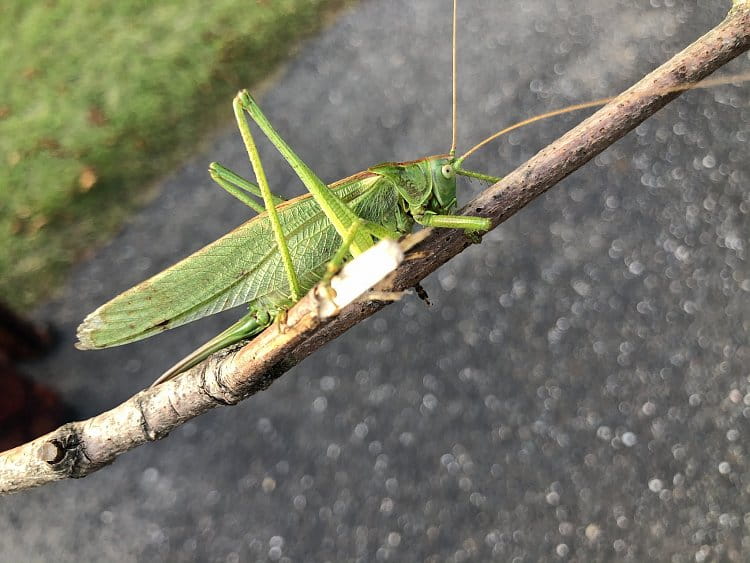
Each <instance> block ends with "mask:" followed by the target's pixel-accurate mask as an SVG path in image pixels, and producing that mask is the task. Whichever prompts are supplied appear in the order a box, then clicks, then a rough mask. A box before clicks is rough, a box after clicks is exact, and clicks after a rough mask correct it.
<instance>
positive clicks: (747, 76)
mask: <svg viewBox="0 0 750 563" xmlns="http://www.w3.org/2000/svg"><path fill="white" fill-rule="evenodd" d="M748 80H750V72H746V73H741V74H735V75H732V76H717V77H715V78H707V79H705V80H701V81H700V82H694V83H692V84H682V85H679V86H672V87H670V88H662V89H656V90H650V91H639V92H632V94H631V95H634V96H636V97H646V96H662V95H664V94H671V93H674V92H684V91H686V90H698V89H702V88H712V87H713V86H720V85H723V84H732V83H734V82H746V81H748ZM618 97H619V96H610V97H608V98H600V99H598V100H593V101H591V102H584V103H581V104H575V105H572V106H567V107H564V108H560V109H556V110H552V111H548V112H546V113H542V114H540V115H535V116H534V117H529V118H528V119H524V120H523V121H519V122H518V123H514V124H513V125H510V126H508V127H506V128H505V129H501V130H500V131H498V132H497V133H494V134H493V135H490V136H489V137H487V138H486V139H484V140H483V141H481V142H479V143H477V144H476V145H474V146H473V147H471V148H470V149H469V150H468V151H466V152H465V153H464V154H462V155H461V156H460V157H459V158H457V159H456V166H458V167H460V166H461V163H462V162H463V161H464V160H465V159H466V158H467V157H468V156H470V155H471V154H473V153H475V152H476V151H478V150H479V149H481V148H482V147H483V146H485V145H486V144H487V143H490V142H491V141H494V140H495V139H497V138H498V137H502V136H503V135H505V134H506V133H510V132H511V131H514V130H516V129H520V128H521V127H524V126H526V125H529V124H531V123H536V122H537V121H542V120H543V119H547V118H549V117H554V116H556V115H562V114H565V113H570V112H573V111H578V110H581V109H587V108H593V107H597V106H603V105H604V104H607V103H609V102H611V101H612V100H614V99H616V98H618Z"/></svg>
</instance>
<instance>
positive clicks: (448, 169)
mask: <svg viewBox="0 0 750 563" xmlns="http://www.w3.org/2000/svg"><path fill="white" fill-rule="evenodd" d="M440 171H441V172H442V173H443V177H444V178H445V179H446V180H450V179H451V178H453V176H454V172H453V167H452V166H451V165H450V164H444V165H443V168H442V169H441V170H440Z"/></svg>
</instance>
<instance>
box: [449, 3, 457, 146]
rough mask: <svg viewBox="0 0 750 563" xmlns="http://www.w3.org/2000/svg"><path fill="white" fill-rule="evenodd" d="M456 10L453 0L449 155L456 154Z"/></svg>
mask: <svg viewBox="0 0 750 563" xmlns="http://www.w3.org/2000/svg"><path fill="white" fill-rule="evenodd" d="M457 10H458V0H453V40H452V45H453V49H452V51H453V52H452V58H453V101H452V106H453V138H452V140H451V151H450V155H451V156H454V155H455V154H456V138H457V136H458V131H457V128H458V112H457V109H456V108H457V104H456V85H457V84H458V77H457V73H456V12H457Z"/></svg>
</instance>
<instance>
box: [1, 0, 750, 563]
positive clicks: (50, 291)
mask: <svg viewBox="0 0 750 563" xmlns="http://www.w3.org/2000/svg"><path fill="white" fill-rule="evenodd" d="M297 4H298V5H297V6H296V7H295V3H293V2H289V3H281V2H279V3H277V2H251V3H245V4H241V5H237V4H235V5H232V4H230V3H228V2H227V3H226V5H224V4H222V3H218V5H217V7H216V8H210V9H208V8H206V7H204V6H200V7H198V6H196V7H194V8H190V6H189V5H187V4H184V3H183V4H180V5H179V6H177V5H175V6H174V7H173V8H171V9H170V8H169V6H168V5H165V4H160V5H159V7H158V8H154V7H152V6H150V5H145V4H139V5H137V6H135V5H132V6H129V7H126V6H125V5H122V4H121V5H118V6H122V7H118V8H114V7H112V8H110V12H109V13H108V12H107V11H106V10H103V9H99V10H98V11H97V10H93V9H92V10H84V9H83V8H81V9H80V11H79V9H77V8H74V7H73V6H67V5H65V4H62V3H53V4H45V3H39V4H38V5H37V6H31V7H30V6H28V5H26V4H23V5H22V4H18V6H17V7H15V8H14V7H13V6H12V5H11V6H6V5H4V6H3V7H2V8H0V10H2V16H3V17H2V18H0V21H2V22H3V23H2V24H0V25H4V26H8V29H9V30H12V32H13V34H12V35H9V34H10V33H11V31H7V33H6V34H5V36H6V37H14V38H15V40H14V41H13V42H12V43H11V42H10V40H8V42H7V43H6V44H5V45H4V46H3V47H0V49H3V50H4V51H3V54H4V55H5V58H4V60H5V61H6V64H4V65H3V68H2V69H1V70H0V72H3V73H6V72H7V73H8V75H7V76H4V78H5V80H4V84H8V85H11V87H9V88H6V90H5V91H4V92H3V93H2V94H1V95H0V150H1V151H2V156H3V158H2V159H1V160H0V166H3V167H4V168H3V171H4V173H3V174H2V175H0V182H4V184H0V186H2V187H0V193H2V195H3V197H2V206H3V207H2V212H1V213H0V233H2V234H1V235H0V236H3V237H4V241H3V245H2V249H3V250H2V252H1V253H0V254H1V256H0V280H1V283H2V284H3V286H2V290H0V291H1V292H0V299H1V300H2V301H3V302H5V304H6V305H8V306H10V307H11V308H13V309H14V310H15V311H17V312H19V313H22V314H24V315H26V316H28V317H30V318H31V319H32V320H33V321H34V322H36V323H37V325H38V326H43V325H46V324H47V323H51V324H52V325H53V326H54V327H55V330H56V332H57V335H58V336H57V340H58V343H57V346H56V347H54V349H53V350H52V352H51V353H50V354H49V355H47V356H46V357H45V358H43V359H39V360H37V361H35V362H33V363H26V364H24V365H23V366H22V369H23V371H24V372H25V373H26V374H27V375H28V376H29V379H30V380H31V381H33V382H34V384H35V385H39V386H43V387H44V389H45V390H51V391H52V392H54V393H55V396H56V397H57V399H58V400H59V403H60V404H62V405H64V406H65V408H66V409H68V410H69V411H71V412H72V413H74V414H73V415H74V416H76V417H77V418H83V417H88V416H92V415H95V414H98V413H100V412H102V411H103V410H106V409H108V408H111V407H113V406H115V405H117V404H119V403H120V402H121V401H122V400H124V399H126V398H127V397H129V396H131V395H132V394H133V393H135V392H137V391H138V390H140V389H141V388H143V387H145V386H147V385H148V384H149V383H150V382H151V381H152V380H153V379H154V378H155V377H156V376H157V375H158V374H159V373H161V371H162V370H163V369H164V368H166V367H168V366H169V365H171V364H172V363H173V362H174V360H175V359H176V358H178V357H181V355H184V354H185V353H187V352H189V351H190V350H192V349H193V348H195V346H196V345H197V344H199V343H201V342H202V341H204V340H205V339H207V338H208V337H210V336H212V335H214V334H216V333H217V332H218V331H219V330H221V328H223V327H225V326H226V325H227V324H229V322H231V320H232V318H234V317H236V316H238V315H239V314H241V311H235V312H229V313H227V314H224V315H219V316H215V317H211V318H209V319H205V320H203V321H200V322H197V323H192V324H191V325H188V326H186V327H183V328H181V329H177V330H174V331H170V332H169V333H165V334H164V335H160V336H158V337H155V338H152V339H149V340H147V341H143V342H140V343H136V344H132V345H128V346H126V347H122V348H115V349H112V350H107V351H97V352H81V351H77V350H75V349H74V348H73V346H72V344H73V342H74V333H75V327H76V326H77V324H78V323H79V322H80V321H81V319H82V318H83V317H84V316H85V315H86V314H87V313H89V312H90V311H91V310H93V309H94V308H96V307H97V306H98V305H100V304H102V303H103V302H105V301H106V300H108V299H109V298H111V297H112V296H114V295H116V294H117V293H118V292H120V291H122V290H124V289H127V288H128V287H130V286H132V285H133V284H135V283H137V282H139V281H142V280H143V279H145V278H146V277H147V276H149V275H151V274H153V273H156V272H158V271H159V270H161V269H163V268H164V267H166V266H169V265H170V264H172V263H174V262H175V261H176V260H177V259H179V258H181V257H183V256H185V255H187V254H188V253H190V252H192V251H194V250H196V249H198V248H200V247H201V246H202V245H204V244H206V243H208V242H210V241H211V240H214V239H215V238H217V237H218V236H220V235H222V234H224V233H225V232H227V231H228V230H230V229H231V228H233V227H234V226H236V225H237V224H239V223H240V222H242V221H243V220H245V219H246V218H247V216H248V213H247V211H246V209H244V208H243V206H242V205H241V204H239V203H238V202H236V201H235V200H233V199H232V198H231V196H229V195H227V194H225V193H223V192H222V191H221V190H219V189H217V188H216V187H215V186H213V185H211V182H210V180H209V178H208V174H207V172H206V168H207V166H208V163H209V162H210V161H212V160H219V161H221V162H222V163H224V164H225V165H227V166H230V167H232V168H234V169H235V170H237V171H240V172H247V171H248V166H247V162H246V157H244V156H243V149H242V145H241V142H240V140H239V136H238V135H237V133H236V131H235V130H234V126H233V125H232V116H231V106H230V104H231V96H232V94H233V92H234V91H235V90H236V89H237V88H238V87H240V86H250V85H252V84H256V86H253V92H255V93H257V92H260V95H259V96H258V97H259V101H260V103H261V104H262V106H263V108H264V110H265V111H266V113H267V114H268V115H269V117H270V119H271V121H272V122H273V123H274V125H275V126H276V127H277V128H278V130H279V131H280V132H281V134H282V136H283V137H284V138H285V139H286V140H287V141H288V142H289V143H290V145H291V146H292V147H293V148H294V149H295V151H296V152H297V153H298V154H299V155H300V156H301V157H302V158H303V159H304V160H305V161H306V162H308V163H309V164H310V165H311V166H312V167H313V169H314V170H316V172H318V174H319V175H320V176H321V177H322V178H323V179H324V180H326V181H334V180H336V179H338V178H341V177H344V176H347V175H349V174H352V173H354V172H356V171H358V170H361V169H364V168H367V167H368V166H370V165H372V164H375V163H378V162H382V161H386V160H408V159H414V158H419V157H421V156H424V155H426V154H434V153H438V152H443V151H445V150H447V148H448V147H449V145H450V23H451V8H450V4H451V3H450V1H448V0H445V1H442V0H441V1H440V2H436V1H434V0H431V1H427V0H424V1H421V0H420V1H416V0H415V1H413V2H409V3H402V2H390V1H380V0H364V1H362V2H358V3H356V4H349V5H347V6H345V7H343V8H342V4H341V3H322V2H319V3H311V2H299V3H297ZM214 9H215V10H216V14H213V13H211V11H212V10H214ZM728 9H729V2H728V1H727V2H699V1H693V2H681V3H674V2H669V1H665V2H659V1H655V0H653V1H651V2H645V1H643V2H641V1H637V0H633V1H625V0H621V1H615V0H613V1H609V0H608V1H606V2H601V1H599V0H597V1H594V0H590V1H578V2H572V1H566V0H559V1H556V2H554V3H550V2H544V1H539V2H535V1H529V2H524V3H522V4H519V3H511V2H507V3H506V2H497V1H489V0H487V1H469V0H467V1H465V2H460V16H459V25H458V30H459V73H460V86H459V123H460V125H459V151H460V150H461V149H462V148H464V149H465V148H467V147H469V146H470V145H471V144H473V143H474V142H476V141H478V140H480V139H482V138H483V137H485V136H487V135H489V134H490V133H492V132H493V131H495V130H497V129H500V128H501V127H504V126H505V125H508V124H510V123H513V122H515V121H518V120H520V119H523V118H526V117H529V116H531V115H535V114H537V113H541V112H544V111H548V110H550V109H554V108H557V107H561V106H564V105H567V104H571V103H576V102H581V101H586V100H590V99H594V98H598V97H601V96H606V95H610V94H614V93H617V92H618V91H620V90H621V89H622V88H624V87H626V86H628V85H629V84H631V83H632V82H634V81H635V80H637V79H639V78H640V77H641V76H642V75H643V74H644V73H646V72H648V71H649V70H651V69H653V68H655V67H656V66H658V65H659V64H660V63H661V62H663V61H665V60H666V59H668V58H669V57H670V56H671V55H672V54H674V53H676V52H677V51H679V50H680V49H682V48H683V47H685V46H686V45H688V44H689V43H690V42H692V41H693V40H695V39H696V38H697V37H699V36H700V35H701V34H703V33H705V32H706V31H707V30H708V29H710V28H711V27H712V26H714V25H716V24H717V23H718V22H719V21H721V19H722V18H723V17H724V15H725V14H726V11H727V10H728ZM152 12H153V13H152ZM92 14H94V15H93V16H92ZM6 16H7V17H6ZM325 24H328V25H325ZM68 26H70V28H69V29H68ZM321 29H324V31H323V32H322V33H320V34H317V35H315V36H314V37H312V34H313V33H314V31H319V30H321ZM261 38H263V41H262V42H261ZM305 38H307V39H305ZM256 41H257V43H256ZM273 53H276V54H273ZM282 59H283V60H285V61H286V63H285V65H284V66H283V68H282V70H281V72H278V73H276V74H273V69H274V68H279V67H278V66H277V65H278V62H279V61H281V60H282ZM747 65H748V57H747V56H743V57H741V60H738V61H735V62H733V63H731V64H730V65H728V66H727V67H726V69H725V70H724V71H723V72H725V73H728V74H729V73H736V72H742V71H746V70H747ZM115 73H116V74H115ZM258 80H264V82H263V84H262V85H261V86H257V83H258V82H257V81H258ZM747 91H748V89H747V85H744V84H740V85H737V86H723V87H718V88H715V89H712V90H709V91H696V92H689V93H687V94H685V95H683V96H682V97H681V98H680V99H678V100H677V101H675V102H673V103H672V104H670V105H669V106H668V107H667V108H665V109H664V110H662V111H661V112H660V113H659V114H658V115H657V116H655V117H654V118H652V119H651V120H649V121H648V122H646V123H645V124H643V125H641V126H640V127H639V128H638V129H637V130H636V131H635V132H633V133H631V134H630V135H628V136H627V137H626V138H625V139H623V140H622V141H620V142H619V143H617V144H616V145H614V146H613V147H611V148H610V149H608V150H607V151H606V152H605V153H603V154H602V155H601V156H599V157H597V158H596V159H595V161H594V162H592V163H590V164H589V165H587V166H586V167H584V169H582V170H580V171H578V172H576V173H575V174H573V175H572V176H571V177H570V178H568V179H567V180H565V181H564V182H562V183H561V184H560V185H558V186H556V187H555V188H553V189H552V190H551V191H550V192H549V193H548V194H546V195H545V196H544V197H542V198H539V199H538V200H537V201H535V202H534V203H532V204H531V205H530V206H528V207H527V208H526V209H524V210H523V211H522V212H521V213H519V214H518V215H517V216H515V217H514V218H512V219H511V220H510V221H508V222H507V223H505V224H504V225H502V226H501V227H500V228H499V229H497V230H496V231H494V232H493V233H491V234H490V235H488V236H486V237H485V239H484V242H483V244H482V245H478V246H475V247H472V248H470V249H469V250H468V251H467V252H465V253H463V255H461V256H460V257H458V259H456V260H454V261H452V262H451V263H450V264H448V265H446V266H445V267H443V268H442V269H441V270H440V271H439V272H437V273H436V274H435V275H433V276H431V277H430V278H428V279H427V280H426V282H425V284H424V285H425V288H426V289H427V292H428V293H429V295H430V298H431V301H432V302H433V305H432V307H430V308H427V307H426V306H425V305H424V304H423V303H422V302H421V301H419V300H418V299H417V298H416V297H411V298H406V299H405V300H403V301H402V302H400V303H397V304H395V305H393V306H391V307H389V308H388V309H387V310H386V311H384V312H382V313H381V314H379V315H378V316H376V317H374V318H372V319H369V320H368V321H366V322H365V323H362V324H361V325H359V326H358V327H355V329H353V330H352V331H349V332H348V333H347V334H345V335H343V336H342V337H341V338H339V339H338V340H337V341H336V342H335V343H333V344H332V345H330V346H328V347H326V348H325V349H323V350H321V351H319V352H318V353H316V354H315V355H313V356H312V357H310V358H308V359H307V360H305V362H303V363H302V364H301V365H299V366H298V367H297V368H295V369H294V370H292V371H291V372H290V373H289V374H287V375H286V376H284V377H283V378H282V379H280V380H279V381H278V382H276V383H275V384H274V385H273V386H272V387H271V388H270V389H269V390H268V391H267V392H264V393H261V394H259V395H257V396H255V397H253V398H251V399H249V400H248V401H246V402H245V403H243V404H241V405H239V406H237V407H233V408H227V409H222V410H219V411H215V412H212V413H209V414H207V415H205V416H203V417H201V418H199V419H196V420H194V421H192V422H190V423H188V424H186V425H184V426H183V427H181V428H180V429H178V430H177V431H175V432H174V433H173V435H172V436H170V437H168V438H167V439H165V440H162V441H161V442H159V443H156V444H152V445H149V446H146V447H141V448H139V449H137V450H135V451H133V452H130V453H128V454H126V455H125V456H123V457H122V458H121V459H119V460H118V461H117V463H115V464H114V465H113V466H112V467H110V468H106V469H104V470H102V471H100V472H99V473H97V474H95V475H92V476H91V477H88V478H86V479H84V480H82V481H76V482H63V483H57V484H54V485H51V486H47V487H44V488H41V489H38V490H34V491H29V492H25V493H22V494H20V495H16V496H14V497H10V498H7V499H4V501H3V510H2V511H0V548H1V549H2V553H3V554H4V556H7V557H8V558H9V559H14V560H46V559H52V558H54V559H56V560H64V561H67V560H70V561H73V560H75V561H80V560H101V559H105V560H118V561H119V560H124V561H128V560H142V559H157V560H159V559H163V560H212V561H213V560H217V561H244V560H261V561H263V560H272V561H286V560H289V561H293V560H333V561H338V560H362V561H367V560H394V561H401V560H431V561H467V560H488V559H491V558H496V559H498V560H508V561H513V560H517V561H538V560H550V561H556V560H618V559H622V560H638V561H640V560H669V561H711V560H732V561H744V560H746V559H747V554H748V553H750V531H748V525H749V524H748V523H750V509H748V506H750V503H749V500H750V496H749V495H748V479H750V468H749V467H748V460H747V452H746V449H747V448H746V446H745V442H746V440H747V435H748V432H750V427H749V425H748V417H750V380H749V378H750V372H748V370H747V364H748V358H749V357H750V348H749V347H748V344H747V332H748V328H749V327H750V308H749V307H748V304H747V303H748V295H749V294H750V269H749V268H748V264H747V258H746V247H747V244H748V235H749V234H750V227H748V223H747V219H746V216H747V213H748V211H749V210H750V196H749V195H748V190H747V185H748V174H749V173H750V170H749V169H748V168H749V165H748V158H747V153H748V151H747V142H748V136H750V110H749V109H748V94H747ZM582 117H583V116H580V115H576V116H565V117H562V118H559V119H555V120H550V121H545V122H543V123H541V124H539V125H538V126H532V127H529V128H525V129H523V130H520V131H517V132H514V133H513V134H511V135H509V136H508V137H506V138H504V139H502V140H500V141H498V142H497V143H496V144H494V145H492V146H491V147H489V148H487V149H486V150H485V151H484V152H482V153H481V154H477V155H476V156H473V157H472V158H471V160H470V161H468V162H467V167H470V168H472V169H477V170H481V171H485V172H487V173H490V174H498V175H501V174H503V173H504V172H506V171H509V170H512V169H513V168H515V167H516V166H517V165H519V164H521V163H522V162H523V161H524V160H525V159H527V158H529V157H530V156H532V155H533V154H534V153H535V152H536V151H537V150H539V149H540V148H542V147H543V146H545V144H547V143H548V142H550V141H551V140H553V139H555V138H556V137H557V136H558V135H560V134H562V133H563V132H565V131H566V130H567V129H569V128H570V127H571V126H572V125H573V124H575V123H576V122H577V121H578V120H580V119H581V118H582ZM261 151H262V154H263V157H264V164H265V165H266V171H267V173H268V176H269V179H270V181H271V183H272V186H273V188H274V190H275V191H278V192H280V193H281V194H282V195H284V196H291V195H294V194H298V193H301V190H302V189H303V188H302V187H301V185H300V184H299V182H298V181H296V179H295V178H294V175H293V173H292V172H291V171H290V170H289V169H288V167H287V166H286V165H284V164H283V163H282V162H281V160H280V158H279V157H278V156H277V155H276V154H275V153H274V151H273V150H272V149H270V147H269V146H268V144H267V143H262V146H261ZM469 165H470V166H469ZM45 174H49V177H42V176H43V175H45ZM157 179H158V180H157ZM141 186H145V188H142V187H141ZM482 187H483V186H482V185H481V184H480V183H471V182H465V183H463V184H462V185H461V186H459V190H460V194H459V199H460V200H461V201H467V200H468V198H470V197H471V195H472V194H474V193H476V192H477V191H478V190H480V189H481V188H482ZM136 208H137V209H138V212H137V213H133V210H134V209H136ZM6 240H7V241H8V242H7V243H6ZM71 264H73V266H72V268H71V266H70V265H71ZM37 337H38V338H41V339H42V340H43V339H44V334H43V331H41V333H37ZM29 396H30V395H29ZM50 507H55V509H54V510H50Z"/></svg>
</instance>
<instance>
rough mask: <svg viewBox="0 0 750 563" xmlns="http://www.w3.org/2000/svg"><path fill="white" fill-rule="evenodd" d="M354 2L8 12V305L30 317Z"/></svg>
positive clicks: (65, 0)
mask: <svg viewBox="0 0 750 563" xmlns="http://www.w3.org/2000/svg"><path fill="white" fill-rule="evenodd" d="M345 3H347V0H250V1H245V2H237V1H233V0H214V2H210V3H209V2H200V1H198V0H167V1H162V2H158V3H156V2H154V3H152V2H146V1H137V0H125V1H122V2H106V3H101V2H96V1H94V0H80V1H73V0H61V1H55V0H47V1H36V2H26V1H25V0H8V1H5V2H2V3H0V38H1V39H0V60H2V64H0V84H2V85H3V88H2V90H1V91H0V249H2V250H0V300H2V301H4V302H5V303H7V304H9V305H10V306H12V307H13V308H15V309H17V310H20V311H23V310H28V309H29V308H30V307H32V306H33V305H34V304H36V303H38V302H39V301H40V300H41V299H43V298H45V297H49V296H50V295H52V294H53V293H54V291H55V289H56V288H57V287H58V286H59V285H60V284H62V283H63V282H64V276H65V273H66V272H67V270H68V268H69V266H70V265H71V264H72V263H73V262H74V261H76V260H79V259H81V257H82V256H84V255H85V253H86V251H87V250H88V249H91V248H92V247H94V246H96V245H98V244H101V243H102V242H104V241H106V240H107V239H108V238H109V237H110V236H111V235H112V233H113V232H114V231H115V230H116V229H117V227H118V226H119V225H120V224H121V223H122V221H123V220H124V219H125V218H126V217H127V216H128V214H129V213H130V212H132V211H133V209H134V208H135V207H136V206H137V205H138V203H139V201H142V200H143V199H144V194H145V193H146V189H145V187H146V186H148V183H149V182H150V181H153V180H154V179H155V178H156V177H158V176H159V175H160V174H164V173H165V172H167V171H168V170H169V169H170V168H171V167H173V166H174V165H175V164H176V163H178V162H179V160H180V159H182V158H184V157H185V156H186V155H187V154H188V153H189V152H190V149H191V148H194V147H195V145H196V139H200V138H201V136H205V133H206V131H207V130H210V129H211V128H213V127H215V125H216V123H220V124H225V123H228V122H229V119H230V117H229V116H230V113H228V112H229V107H230V101H231V97H232V96H233V94H234V93H235V92H236V91H237V90H238V89H239V88H241V87H251V86H252V85H253V84H257V83H258V82H260V81H262V80H263V79H264V78H265V77H267V76H268V75H269V74H270V73H271V72H272V70H273V69H274V67H275V66H277V65H278V63H279V62H280V61H282V60H283V59H284V58H285V57H286V56H287V55H288V54H289V53H290V51H291V50H293V48H294V47H295V45H297V44H298V42H299V40H300V39H303V38H304V37H306V36H309V35H310V34H311V33H313V32H315V31H316V30H318V29H319V28H320V27H321V26H322V24H323V22H324V21H325V16H326V15H327V14H330V13H332V12H333V11H334V10H335V9H338V8H340V7H341V6H342V5H344V4H345Z"/></svg>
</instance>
